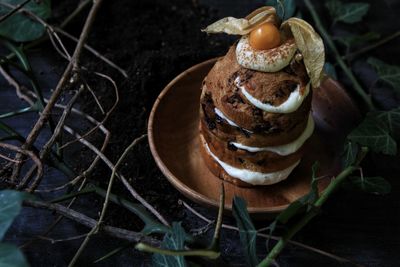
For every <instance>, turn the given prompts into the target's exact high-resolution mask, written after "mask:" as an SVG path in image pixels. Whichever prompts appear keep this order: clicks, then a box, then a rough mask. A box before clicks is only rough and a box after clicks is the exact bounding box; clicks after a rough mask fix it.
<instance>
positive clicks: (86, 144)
mask: <svg viewBox="0 0 400 267" xmlns="http://www.w3.org/2000/svg"><path fill="white" fill-rule="evenodd" d="M64 129H65V131H66V132H68V133H69V134H71V135H72V136H74V137H75V138H77V139H78V140H79V142H80V143H82V144H83V145H85V146H86V147H88V148H89V149H90V150H92V151H93V152H94V153H95V154H96V155H98V156H99V157H100V158H101V160H102V161H103V162H104V163H105V164H106V165H107V166H108V167H109V168H110V169H113V168H114V165H113V164H112V163H111V161H110V160H109V159H108V158H107V157H106V156H105V155H104V154H103V153H101V152H100V151H99V150H98V148H97V147H95V146H94V145H93V144H92V143H90V142H89V141H87V140H86V139H84V138H82V136H80V135H79V134H78V133H76V132H75V131H74V130H73V129H71V128H70V127H68V126H67V125H64ZM116 176H117V177H118V178H119V179H120V180H121V181H122V183H123V184H124V186H125V187H126V188H127V189H128V191H129V193H131V195H132V196H133V197H134V198H135V199H136V200H137V201H139V202H140V203H141V204H142V205H143V206H144V207H145V208H147V209H148V210H149V211H150V212H151V213H153V214H154V216H155V217H156V218H157V219H158V220H159V221H160V222H162V223H163V224H164V225H166V226H169V223H168V222H167V221H166V220H165V219H164V217H163V216H162V215H161V214H160V213H159V212H158V211H157V210H156V209H155V208H154V207H153V206H152V205H150V204H149V203H148V202H147V201H146V200H145V199H144V198H143V197H141V196H140V195H139V194H138V192H136V190H135V189H134V188H133V187H132V186H131V185H130V184H129V182H128V180H126V178H125V177H124V176H123V175H122V174H119V173H116Z"/></svg>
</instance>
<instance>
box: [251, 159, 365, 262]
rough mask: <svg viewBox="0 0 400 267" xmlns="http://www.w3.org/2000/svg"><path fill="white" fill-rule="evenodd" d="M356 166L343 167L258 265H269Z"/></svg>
mask: <svg viewBox="0 0 400 267" xmlns="http://www.w3.org/2000/svg"><path fill="white" fill-rule="evenodd" d="M357 169H358V167H355V166H350V167H347V168H346V169H344V170H343V171H342V172H341V173H340V174H339V175H338V176H337V177H336V178H335V179H334V180H333V181H332V182H331V183H330V184H329V185H328V187H327V188H326V189H325V191H324V192H323V193H322V194H321V196H320V197H319V198H318V200H317V201H316V202H315V204H314V209H312V210H311V211H310V212H308V213H306V214H305V215H304V217H303V218H302V219H301V220H300V221H299V222H298V223H296V224H295V225H294V226H293V227H292V228H291V229H289V231H288V232H287V233H286V234H285V235H284V236H283V237H282V238H281V239H280V240H279V241H278V243H276V245H275V246H274V247H273V249H272V250H271V251H270V252H269V253H268V255H267V257H266V258H265V259H264V260H263V261H261V262H260V263H259V265H258V267H266V266H269V265H270V264H271V263H272V262H273V260H274V259H275V258H276V257H277V256H278V255H279V253H280V252H281V251H282V249H283V248H284V247H285V246H286V243H287V242H288V240H289V239H291V238H292V237H293V236H294V235H295V234H296V233H297V232H298V231H300V230H301V229H302V228H303V227H304V226H305V225H306V224H307V223H308V222H309V221H310V220H311V219H312V218H314V217H315V215H317V214H318V212H317V211H318V208H320V207H321V206H322V205H323V204H324V203H325V202H326V200H327V199H328V198H329V197H330V196H331V195H332V193H333V192H334V191H335V190H336V189H337V188H338V186H339V185H340V184H341V183H342V182H343V181H344V180H345V179H346V178H347V176H349V175H350V174H351V173H352V172H353V171H355V170H357Z"/></svg>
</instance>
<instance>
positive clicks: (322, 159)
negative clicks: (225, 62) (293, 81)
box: [148, 59, 358, 217]
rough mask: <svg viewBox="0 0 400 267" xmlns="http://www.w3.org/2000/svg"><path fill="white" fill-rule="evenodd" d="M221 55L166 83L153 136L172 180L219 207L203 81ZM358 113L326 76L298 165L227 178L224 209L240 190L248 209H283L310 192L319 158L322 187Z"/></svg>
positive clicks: (259, 213)
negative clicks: (206, 148) (206, 141)
mask: <svg viewBox="0 0 400 267" xmlns="http://www.w3.org/2000/svg"><path fill="white" fill-rule="evenodd" d="M216 60H217V59H211V60H208V61H205V62H203V63H200V64H198V65H195V66H193V67H191V68H190V69H188V70H186V71H184V72H183V73H181V74H180V75H179V76H177V77H176V78H175V79H174V80H173V81H171V82H170V83H169V84H168V85H167V86H166V87H165V89H164V90H163V91H162V92H161V94H160V95H159V96H158V98H157V100H156V102H155V104H154V106H153V109H152V111H151V114H150V119H149V126H148V136H149V143H150V148H151V152H152V154H153V157H154V159H155V161H156V163H157V165H158V167H159V168H160V169H161V171H162V172H163V174H164V175H165V177H166V178H167V179H168V180H169V181H170V182H171V184H172V185H173V186H174V187H175V188H176V189H178V190H179V191H180V192H181V193H182V194H183V195H185V196H186V197H188V198H189V199H191V200H193V201H195V202H197V203H199V204H202V205H206V206H209V207H216V208H217V207H218V202H219V194H220V184H221V182H222V180H220V179H218V178H217V177H215V176H214V175H213V174H212V173H211V172H210V171H209V170H208V168H207V166H206V165H205V163H204V162H203V159H202V157H201V155H200V151H199V138H198V125H199V105H200V93H201V91H200V88H201V82H202V80H203V78H204V77H205V76H206V75H207V73H208V71H209V70H210V69H211V67H212V66H213V65H214V63H215V61H216ZM355 114H358V109H357V108H356V107H355V105H354V104H353V102H352V100H351V99H350V97H349V96H348V95H347V94H346V92H345V91H344V89H343V88H342V87H341V86H340V85H339V84H338V83H337V82H335V81H333V80H332V79H330V78H327V79H326V80H325V81H324V82H323V84H322V85H321V87H320V88H318V89H317V90H314V94H313V116H314V118H315V122H316V131H315V132H314V134H313V136H312V137H311V142H310V146H309V148H308V150H307V151H306V153H305V156H304V158H303V159H302V161H301V163H300V164H299V166H298V167H297V168H296V169H295V170H294V171H293V172H292V174H291V175H290V176H289V177H288V178H287V179H286V180H285V181H283V182H280V183H278V184H275V185H269V186H258V187H253V188H241V187H236V186H234V185H233V184H230V183H227V182H224V185H225V209H227V210H231V208H232V198H233V197H234V196H235V195H236V196H240V197H242V198H244V199H245V200H246V201H247V205H248V210H249V212H250V214H251V215H253V216H255V217H263V216H271V215H273V214H276V213H278V212H280V211H282V210H283V209H285V208H286V207H287V206H288V205H289V204H290V203H291V202H293V201H294V200H296V199H297V198H299V197H301V196H303V195H305V194H307V193H308V192H309V190H310V181H311V166H312V164H313V163H314V162H315V161H318V162H319V164H320V168H319V171H318V173H317V176H319V177H321V178H320V179H319V189H320V190H323V189H324V188H325V187H326V186H327V185H328V183H329V181H330V179H331V178H332V177H333V176H334V175H336V174H337V172H338V171H339V168H340V159H339V157H340V148H341V146H342V143H343V136H344V135H343V133H344V132H345V131H346V129H348V128H350V127H351V125H352V124H354V123H355V122H356V120H357V119H358V117H357V115H355Z"/></svg>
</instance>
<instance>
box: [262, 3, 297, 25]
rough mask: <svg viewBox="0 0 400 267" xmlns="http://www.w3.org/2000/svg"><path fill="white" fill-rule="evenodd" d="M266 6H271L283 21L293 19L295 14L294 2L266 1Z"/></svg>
mask: <svg viewBox="0 0 400 267" xmlns="http://www.w3.org/2000/svg"><path fill="white" fill-rule="evenodd" d="M265 5H267V6H273V7H274V8H275V9H276V15H278V17H279V18H280V19H281V20H282V21H283V20H287V19H288V18H290V17H293V16H294V14H295V12H296V1H295V0H267V1H266V2H265Z"/></svg>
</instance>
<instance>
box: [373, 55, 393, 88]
mask: <svg viewBox="0 0 400 267" xmlns="http://www.w3.org/2000/svg"><path fill="white" fill-rule="evenodd" d="M367 62H368V64H370V65H371V66H372V67H374V69H375V70H376V72H377V73H378V77H379V80H381V81H384V82H386V83H388V84H390V85H391V86H392V87H393V88H394V89H395V90H397V91H398V92H400V67H399V66H394V65H389V64H386V63H385V62H383V61H381V60H379V59H377V58H374V57H370V58H368V60H367Z"/></svg>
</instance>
